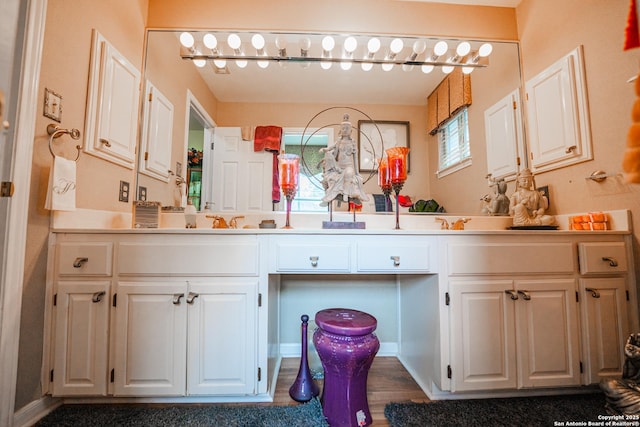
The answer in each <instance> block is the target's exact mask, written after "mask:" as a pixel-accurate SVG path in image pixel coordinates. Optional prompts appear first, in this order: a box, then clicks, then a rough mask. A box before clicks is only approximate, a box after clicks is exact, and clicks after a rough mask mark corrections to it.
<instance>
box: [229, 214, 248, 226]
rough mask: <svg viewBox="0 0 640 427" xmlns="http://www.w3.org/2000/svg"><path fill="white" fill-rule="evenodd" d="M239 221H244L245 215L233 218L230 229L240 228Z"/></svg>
mask: <svg viewBox="0 0 640 427" xmlns="http://www.w3.org/2000/svg"><path fill="white" fill-rule="evenodd" d="M239 219H244V216H243V215H239V216H234V217H232V218H231V220H230V221H229V227H231V228H238V220H239Z"/></svg>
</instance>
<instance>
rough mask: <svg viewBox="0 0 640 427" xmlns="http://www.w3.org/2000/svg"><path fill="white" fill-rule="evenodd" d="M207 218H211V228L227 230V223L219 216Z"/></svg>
mask: <svg viewBox="0 0 640 427" xmlns="http://www.w3.org/2000/svg"><path fill="white" fill-rule="evenodd" d="M206 217H207V218H213V224H211V228H229V226H228V225H227V221H225V220H224V218H223V217H221V216H219V215H207V216H206Z"/></svg>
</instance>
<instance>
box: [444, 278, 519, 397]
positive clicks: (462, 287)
mask: <svg viewBox="0 0 640 427" xmlns="http://www.w3.org/2000/svg"><path fill="white" fill-rule="evenodd" d="M512 288H513V282H512V281H511V280H493V281H491V280H477V281H475V280H474V281H456V280H452V281H450V282H449V290H450V297H451V301H450V315H451V355H452V356H451V357H452V360H451V371H452V379H451V391H468V390H492V389H504V388H515V387H516V339H515V304H516V303H517V301H516V300H513V299H511V297H510V295H509V294H508V293H506V292H505V291H507V290H508V291H511V289H512Z"/></svg>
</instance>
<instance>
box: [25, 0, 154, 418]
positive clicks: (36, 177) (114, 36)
mask: <svg viewBox="0 0 640 427" xmlns="http://www.w3.org/2000/svg"><path fill="white" fill-rule="evenodd" d="M146 14H147V0H136V1H131V0H113V1H109V2H104V1H99V0H83V1H74V0H54V1H50V2H49V3H48V7H47V19H46V29H45V38H44V47H43V55H42V66H41V72H40V85H39V93H40V96H39V99H41V100H44V90H45V88H49V89H51V90H53V91H54V92H56V93H58V94H60V95H61V96H62V108H63V110H62V123H60V125H61V126H62V127H65V128H78V129H80V131H81V132H82V134H83V135H84V123H85V106H86V99H87V83H88V76H89V55H90V46H91V30H92V28H97V29H98V31H100V33H101V34H102V35H104V36H105V37H106V39H107V40H109V41H110V42H111V43H112V44H113V45H114V46H115V47H116V48H117V49H118V50H119V51H120V52H121V53H122V54H123V55H124V56H126V57H127V58H128V59H129V60H130V61H131V63H132V64H134V65H135V66H137V67H138V68H141V61H142V50H143V46H144V28H145V22H146ZM38 111H41V110H38ZM49 123H52V120H50V119H47V118H46V117H44V116H38V117H37V118H36V129H35V135H36V139H35V144H34V150H33V170H32V176H31V189H30V202H29V213H28V215H29V222H28V227H27V250H26V258H25V276H24V289H23V304H22V305H23V306H22V317H21V324H20V349H19V351H20V353H19V366H18V385H17V388H16V405H15V408H16V410H18V409H20V408H21V407H22V406H24V405H26V404H27V403H29V402H31V401H33V400H35V399H38V398H40V396H41V387H40V367H41V365H42V363H41V362H42V341H43V336H42V331H43V325H44V304H45V301H44V293H45V278H46V257H47V238H48V232H49V211H47V210H45V209H44V207H43V206H44V201H45V196H46V189H47V179H48V175H49V169H50V167H51V164H52V161H53V158H52V157H51V154H50V153H49V148H48V135H47V133H46V128H47V125H48V124H49ZM56 144H57V145H56V152H58V153H60V152H62V151H58V150H63V151H64V150H65V148H64V146H70V149H69V150H68V151H67V156H68V157H71V156H75V149H74V148H73V147H74V146H75V145H76V142H75V141H72V140H71V139H69V138H68V137H67V136H63V137H61V138H60V141H59V142H58V141H57V142H56ZM77 173H78V179H77V189H76V191H77V205H78V207H82V208H93V209H108V210H122V211H130V210H131V204H126V203H120V205H118V203H119V202H117V200H118V184H119V181H120V180H121V179H122V180H126V181H129V182H131V183H133V182H134V181H133V179H134V174H133V171H132V170H131V169H125V168H122V167H119V166H115V165H113V164H111V163H108V162H105V161H103V160H100V159H97V158H95V157H92V156H90V155H87V154H84V153H83V154H82V155H81V157H80V159H79V161H78V164H77ZM114 200H115V203H114Z"/></svg>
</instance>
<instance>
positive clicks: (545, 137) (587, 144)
mask: <svg viewBox="0 0 640 427" xmlns="http://www.w3.org/2000/svg"><path fill="white" fill-rule="evenodd" d="M526 91H527V101H528V102H527V117H528V126H529V142H530V146H531V166H532V167H533V168H532V169H534V171H536V172H542V171H546V170H551V169H556V168H559V167H563V166H568V165H571V164H574V163H578V162H583V161H586V160H590V159H592V158H593V155H592V151H591V133H590V132H591V131H590V125H589V114H588V108H587V96H586V84H585V81H584V65H583V59H582V49H581V48H577V49H575V50H573V51H572V52H570V53H569V54H567V55H566V56H564V57H563V58H561V59H560V60H558V61H557V62H556V63H554V64H552V65H551V66H550V67H549V68H547V69H546V70H544V71H543V72H542V73H540V74H538V75H537V76H535V77H533V78H532V79H531V80H529V81H528V82H527V83H526Z"/></svg>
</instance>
